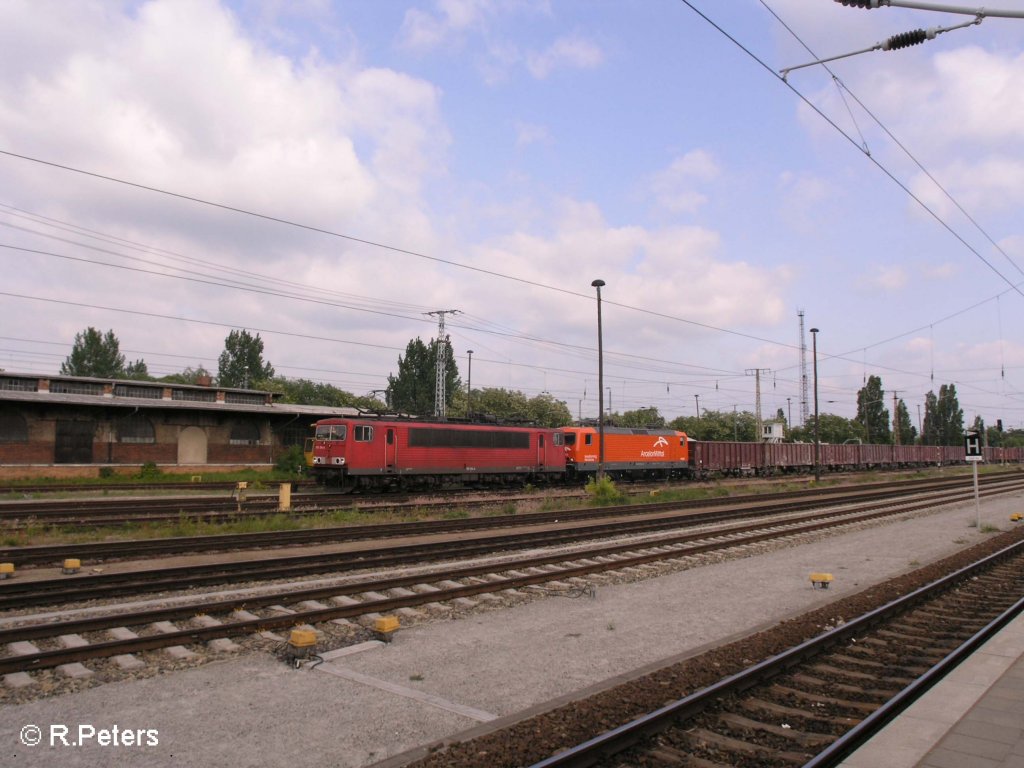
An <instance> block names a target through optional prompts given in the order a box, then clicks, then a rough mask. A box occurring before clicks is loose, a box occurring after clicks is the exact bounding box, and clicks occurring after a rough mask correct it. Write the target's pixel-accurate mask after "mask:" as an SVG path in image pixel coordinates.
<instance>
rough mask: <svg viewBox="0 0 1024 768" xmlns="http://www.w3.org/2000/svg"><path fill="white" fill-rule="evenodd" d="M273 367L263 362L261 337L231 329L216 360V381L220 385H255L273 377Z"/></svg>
mask: <svg viewBox="0 0 1024 768" xmlns="http://www.w3.org/2000/svg"><path fill="white" fill-rule="evenodd" d="M273 376H274V367H273V366H272V365H271V364H270V363H264V362H263V339H261V338H260V335H259V334H258V333H257V334H256V335H255V336H253V335H252V334H251V333H249V332H248V331H246V330H244V329H243V330H241V331H231V333H229V334H228V337H227V338H226V339H224V351H223V352H221V354H220V357H219V358H218V360H217V382H218V383H219V384H220V386H222V387H245V388H246V389H248V388H251V387H255V386H256V385H257V384H259V383H262V382H266V381H267V380H268V379H270V378H273Z"/></svg>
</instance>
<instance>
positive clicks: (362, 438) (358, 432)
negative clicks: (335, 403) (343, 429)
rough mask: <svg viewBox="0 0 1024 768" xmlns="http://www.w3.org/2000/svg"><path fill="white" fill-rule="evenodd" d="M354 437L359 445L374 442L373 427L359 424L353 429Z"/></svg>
mask: <svg viewBox="0 0 1024 768" xmlns="http://www.w3.org/2000/svg"><path fill="white" fill-rule="evenodd" d="M352 437H354V438H355V440H356V442H357V443H370V442H373V427H371V426H369V425H368V424H359V425H357V426H355V427H353V429H352Z"/></svg>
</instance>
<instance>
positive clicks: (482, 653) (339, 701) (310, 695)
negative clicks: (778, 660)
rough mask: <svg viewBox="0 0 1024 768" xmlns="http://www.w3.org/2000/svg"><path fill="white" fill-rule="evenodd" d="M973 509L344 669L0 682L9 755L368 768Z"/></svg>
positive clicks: (753, 611)
mask: <svg viewBox="0 0 1024 768" xmlns="http://www.w3.org/2000/svg"><path fill="white" fill-rule="evenodd" d="M1021 507H1022V505H1021V500H1020V496H1019V495H1017V496H1011V497H1001V498H998V499H995V500H989V501H985V502H983V506H982V523H983V530H984V527H985V524H986V523H987V524H989V525H992V526H996V527H998V528H1002V529H1004V530H1006V529H1008V528H1009V527H1010V525H1011V524H1010V523H1009V515H1010V514H1011V513H1013V512H1017V511H1021ZM974 516H975V511H974V505H973V504H968V505H959V506H957V507H952V508H949V509H945V510H942V511H939V512H937V513H934V514H928V515H917V516H914V517H907V518H904V519H898V520H896V521H894V522H888V523H885V524H881V525H878V526H874V527H870V528H860V529H858V530H855V531H852V532H850V533H846V534H842V535H831V536H827V537H820V538H817V539H815V540H814V541H811V542H809V543H803V544H798V545H790V546H786V547H784V548H781V549H778V550H776V551H773V552H769V553H766V554H759V555H756V556H747V557H741V558H738V559H737V558H735V557H734V558H733V559H726V558H724V557H723V558H722V559H721V561H720V562H714V563H710V564H707V565H704V566H701V567H699V568H693V569H690V570H683V571H679V572H676V573H670V574H668V575H662V576H659V577H657V578H651V579H646V580H638V581H634V582H629V583H617V584H600V583H599V586H598V589H597V596H596V598H590V597H586V596H583V597H579V598H575V599H574V598H569V597H550V598H547V599H542V600H533V601H523V602H522V604H520V605H517V606H514V607H511V608H508V607H500V608H499V607H498V605H497V604H494V605H493V606H492V605H491V604H490V603H488V602H487V601H483V602H481V603H480V606H479V607H478V608H476V609H469V610H465V611H463V612H462V615H461V616H460V617H459V618H457V619H455V620H441V619H438V620H437V621H432V622H422V623H420V624H418V625H416V626H414V627H411V628H408V629H403V630H400V631H399V632H398V633H397V636H396V637H395V639H394V641H393V642H392V643H391V644H389V645H386V646H380V645H371V646H369V647H368V649H367V650H364V651H362V652H360V653H354V654H350V655H347V656H343V657H340V658H337V659H334V660H332V661H329V662H326V663H325V664H324V665H321V666H322V667H330V668H332V669H335V670H337V671H340V672H342V673H345V674H348V677H343V676H339V675H336V674H326V673H325V670H324V669H312V670H310V669H301V670H294V669H292V668H290V667H288V666H286V665H285V664H283V663H282V662H280V661H277V660H275V659H274V658H273V657H272V656H271V655H269V654H266V655H258V654H246V655H238V654H234V655H230V654H225V660H224V661H220V662H215V663H212V664H207V665H205V666H202V667H198V668H194V669H188V670H184V671H180V672H175V673H171V674H165V675H161V676H158V677H149V678H147V679H142V680H130V681H124V682H118V683H111V684H108V685H104V686H100V687H95V688H91V689H89V690H86V691H82V692H80V693H77V694H73V695H64V696H56V697H52V698H43V699H39V700H36V701H30V702H27V703H24V704H18V705H12V704H11V703H10V701H11V699H10V697H9V694H7V693H6V692H5V691H4V690H3V689H0V701H4V706H3V707H2V708H0V738H2V740H3V743H2V747H0V756H2V757H3V761H2V762H3V764H5V765H14V766H52V765H58V764H59V765H67V766H108V765H131V766H135V765H138V766H170V765H182V766H193V767H197V768H201V767H203V766H221V765H226V764H236V765H253V766H258V765H274V766H278V765H288V766H296V767H298V766H314V765H316V766H321V765H335V766H351V767H353V768H355V767H357V766H364V765H368V764H371V763H374V762H376V761H379V760H382V759H384V758H386V757H389V756H392V755H395V754H398V753H400V752H404V751H405V750H409V749H411V748H414V747H416V746H419V745H422V744H425V743H428V742H432V741H434V740H438V739H443V738H446V737H451V736H453V735H454V734H457V733H459V732H462V731H464V730H466V729H469V728H472V727H474V726H476V727H481V722H482V720H484V719H485V718H486V717H488V716H494V717H503V716H511V715H515V714H516V713H520V712H522V711H523V710H527V709H529V708H531V707H538V706H539V705H542V704H543V703H544V702H548V701H550V700H552V699H555V698H557V697H560V696H563V695H565V694H569V693H572V692H573V691H577V690H579V689H583V688H587V687H589V686H595V685H597V684H599V683H601V682H602V681H604V680H606V679H608V678H610V677H613V676H616V675H627V674H629V673H631V672H634V671H635V670H637V669H639V668H641V667H644V666H646V665H651V664H655V663H656V662H660V661H662V660H665V659H670V658H672V657H679V656H685V655H690V654H693V653H694V652H696V651H697V650H699V649H702V648H705V647H707V646H710V645H719V644H721V643H722V642H724V641H725V640H727V639H732V638H736V637H738V636H741V635H745V634H748V633H751V632H754V631H757V630H759V629H762V628H764V627H766V626H769V625H771V624H774V623H776V622H778V621H779V620H781V619H783V618H787V617H791V616H794V615H797V614H800V613H804V612H806V611H809V610H813V609H816V608H821V607H823V606H825V605H827V604H829V603H830V602H831V601H834V600H836V599H839V598H842V597H846V596H849V595H852V594H854V593H856V592H859V591H861V590H862V589H864V588H866V587H868V586H870V585H872V584H876V583H879V582H881V581H884V580H886V579H888V578H891V577H893V576H896V575H899V574H903V573H907V572H909V571H912V570H914V569H915V568H917V567H919V566H920V565H924V564H927V563H929V562H932V561H935V560H937V559H940V558H942V557H944V556H947V555H949V554H951V553H953V552H956V551H959V550H961V549H964V548H966V547H968V546H971V545H972V544H976V543H978V542H981V541H983V540H986V539H988V538H991V534H985V533H979V532H978V530H977V529H976V528H975V527H973V522H974ZM812 571H828V572H831V573H833V574H834V576H835V581H834V582H833V585H832V587H831V588H830V589H827V590H825V589H814V588H812V586H811V584H810V582H809V580H808V575H809V574H810V573H811V572H812ZM438 615H439V616H440V615H442V614H438ZM835 618H836V619H842V618H849V617H841V616H836V617H835ZM353 677H357V678H359V679H360V680H362V682H357V681H356V680H353V679H351V678H353ZM417 697H418V698H417ZM5 698H6V700H5ZM460 708H461V709H460ZM28 725H34V726H38V727H39V728H40V729H41V730H40V733H41V736H42V743H41V744H40V745H38V746H34V747H30V746H25V745H24V744H23V743H22V742H21V738H20V737H21V734H22V729H23V728H25V727H26V726H28ZM115 725H116V726H117V727H118V729H119V734H120V732H121V731H122V730H123V729H130V730H132V731H155V732H156V734H157V735H156V737H155V738H156V741H157V742H158V743H157V744H155V745H151V744H150V743H146V742H147V741H151V740H152V739H151V738H150V734H148V733H146V734H143V736H144V737H146V738H144V739H143V741H144V744H143V745H139V746H136V745H132V746H124V745H123V744H122V745H118V746H114V745H108V746H102V745H100V744H99V743H98V741H99V739H100V737H99V735H96V736H94V737H92V738H91V739H88V743H86V744H84V745H80V746H70V743H71V742H72V741H74V740H76V739H77V737H78V734H79V728H80V727H84V728H85V731H84V732H85V733H86V734H88V732H89V729H90V727H91V728H93V729H95V731H96V732H97V734H99V733H100V732H101V731H102V730H103V729H106V730H107V731H108V733H107V734H106V736H107V738H108V739H109V738H111V732H112V728H113V726H115ZM63 726H67V728H68V734H67V736H66V738H67V741H68V742H69V746H64V745H63V743H62V742H61V740H60V739H59V738H58V739H57V740H56V741H55V745H54V746H50V742H51V736H52V735H53V733H55V732H56V733H58V734H59V733H60V732H61V727H63ZM54 727H56V730H54ZM483 727H486V725H485V726H483ZM29 735H30V736H31V731H30V732H29Z"/></svg>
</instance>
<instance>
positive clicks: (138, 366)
mask: <svg viewBox="0 0 1024 768" xmlns="http://www.w3.org/2000/svg"><path fill="white" fill-rule="evenodd" d="M124 377H125V378H126V379H135V380H136V381H152V380H153V377H152V376H150V375H149V368H147V367H146V361H145V360H136V361H135V362H134V363H129V364H128V367H127V368H125V369H124Z"/></svg>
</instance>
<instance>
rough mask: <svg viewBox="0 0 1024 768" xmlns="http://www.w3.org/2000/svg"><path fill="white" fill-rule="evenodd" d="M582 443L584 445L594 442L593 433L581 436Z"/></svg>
mask: <svg viewBox="0 0 1024 768" xmlns="http://www.w3.org/2000/svg"><path fill="white" fill-rule="evenodd" d="M583 444H584V445H593V444H594V436H593V435H584V436H583Z"/></svg>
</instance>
